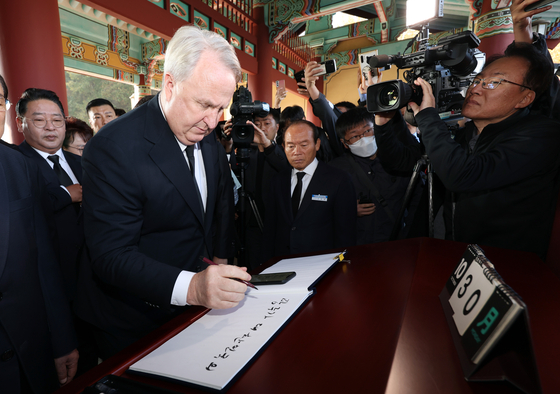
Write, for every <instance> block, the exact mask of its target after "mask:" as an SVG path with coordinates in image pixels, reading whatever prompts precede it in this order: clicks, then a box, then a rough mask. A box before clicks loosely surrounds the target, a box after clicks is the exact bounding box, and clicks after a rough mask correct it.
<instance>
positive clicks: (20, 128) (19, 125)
mask: <svg viewBox="0 0 560 394" xmlns="http://www.w3.org/2000/svg"><path fill="white" fill-rule="evenodd" d="M16 125H17V129H18V131H19V132H20V133H22V134H23V120H22V119H21V118H20V117H19V116H16Z"/></svg>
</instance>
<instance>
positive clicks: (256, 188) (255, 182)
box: [224, 108, 290, 269]
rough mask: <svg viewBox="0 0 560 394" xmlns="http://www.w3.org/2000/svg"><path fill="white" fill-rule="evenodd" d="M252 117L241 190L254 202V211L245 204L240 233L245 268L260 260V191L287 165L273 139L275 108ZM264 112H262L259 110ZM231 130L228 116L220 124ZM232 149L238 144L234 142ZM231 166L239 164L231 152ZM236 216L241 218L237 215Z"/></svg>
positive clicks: (283, 155)
mask: <svg viewBox="0 0 560 394" xmlns="http://www.w3.org/2000/svg"><path fill="white" fill-rule="evenodd" d="M258 115H259V114H256V115H255V116H254V117H253V121H251V120H247V121H246V122H247V123H246V124H247V125H249V126H252V127H253V128H254V137H253V141H252V144H250V146H247V147H246V149H248V158H247V159H248V161H247V172H246V175H245V185H244V187H245V192H246V193H247V194H248V195H249V196H250V197H251V198H252V199H253V201H254V202H255V207H256V212H255V210H254V209H253V208H252V207H251V206H250V204H247V209H246V210H245V215H244V216H245V218H244V220H245V222H244V224H245V226H244V229H245V231H244V232H245V234H240V238H244V239H241V240H240V241H241V242H242V243H243V246H244V248H245V250H246V252H247V253H246V255H245V256H246V261H242V262H241V263H242V264H244V265H245V266H247V267H248V268H249V269H253V268H256V267H257V266H258V265H259V264H260V263H261V261H262V254H263V251H262V245H263V232H262V229H261V228H260V226H259V223H258V219H257V214H258V215H259V216H260V218H261V219H262V220H264V217H263V215H264V201H263V194H264V193H263V191H264V190H266V189H267V188H268V186H269V183H270V179H271V178H272V177H273V176H274V175H275V174H276V173H278V172H279V171H281V170H283V169H285V168H290V164H289V163H288V160H287V159H286V154H285V153H284V150H283V149H282V147H281V146H278V145H277V144H276V142H275V139H276V134H277V132H278V128H279V110H278V109H274V108H271V109H270V112H269V113H268V114H267V115H265V116H258ZM260 115H264V114H260ZM231 133H232V120H228V121H227V122H226V124H225V127H224V134H225V135H227V136H229V135H231ZM233 148H234V149H238V148H239V146H237V144H236V143H235V142H234V144H233ZM230 162H232V163H233V164H232V167H233V170H234V171H235V172H238V171H237V169H236V167H238V166H240V165H243V164H242V163H239V160H237V159H235V156H233V155H232V160H230ZM238 163H239V164H238ZM238 220H243V219H242V218H239V219H238Z"/></svg>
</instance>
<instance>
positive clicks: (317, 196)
mask: <svg viewBox="0 0 560 394" xmlns="http://www.w3.org/2000/svg"><path fill="white" fill-rule="evenodd" d="M328 198H329V196H322V195H320V194H312V195H311V200H312V201H325V202H326V201H327V199H328Z"/></svg>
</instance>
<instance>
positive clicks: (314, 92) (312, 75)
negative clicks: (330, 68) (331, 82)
mask: <svg viewBox="0 0 560 394" xmlns="http://www.w3.org/2000/svg"><path fill="white" fill-rule="evenodd" d="M320 72H321V68H320V67H319V63H317V62H315V61H312V62H309V63H307V65H306V66H305V87H306V88H307V91H308V92H309V97H311V98H312V99H313V100H317V99H318V98H319V96H320V95H321V92H319V89H317V86H315V82H317V80H318V79H319V76H317V74H318V73H320Z"/></svg>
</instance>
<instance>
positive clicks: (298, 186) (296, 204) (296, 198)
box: [292, 171, 305, 217]
mask: <svg viewBox="0 0 560 394" xmlns="http://www.w3.org/2000/svg"><path fill="white" fill-rule="evenodd" d="M296 175H297V183H296V187H295V189H294V193H293V194H292V212H293V214H294V217H296V214H297V211H298V209H299V200H300V199H301V187H302V186H303V182H302V179H303V176H304V175H305V172H303V171H300V172H298V173H297V174H296Z"/></svg>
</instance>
